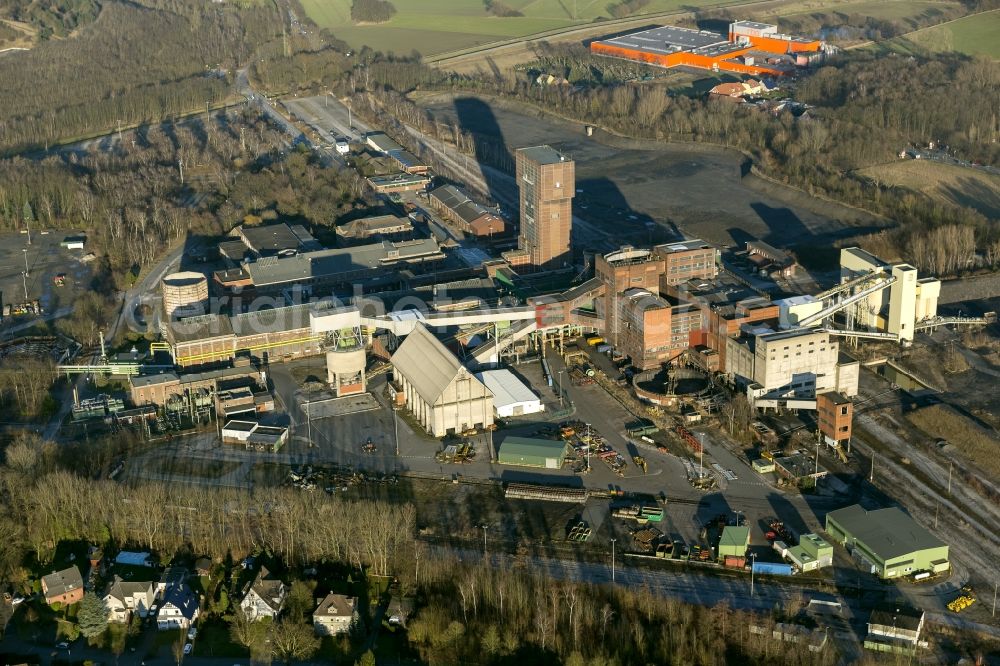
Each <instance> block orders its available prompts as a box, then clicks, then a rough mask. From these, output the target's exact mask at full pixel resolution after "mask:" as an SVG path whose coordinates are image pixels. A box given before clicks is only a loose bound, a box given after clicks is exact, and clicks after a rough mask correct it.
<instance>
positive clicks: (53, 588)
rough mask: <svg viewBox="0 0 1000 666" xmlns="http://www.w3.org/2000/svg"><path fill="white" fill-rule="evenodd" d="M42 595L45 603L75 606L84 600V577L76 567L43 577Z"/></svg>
mask: <svg viewBox="0 0 1000 666" xmlns="http://www.w3.org/2000/svg"><path fill="white" fill-rule="evenodd" d="M42 594H43V595H45V603H47V604H49V605H50V606H51V605H52V604H66V605H68V604H75V603H76V602H78V601H79V600H80V599H82V598H83V577H82V576H81V575H80V570H79V569H78V568H77V567H76V565H74V566H71V567H69V568H67V569H63V570H62V571H53V572H52V573H50V574H49V575H48V576H42Z"/></svg>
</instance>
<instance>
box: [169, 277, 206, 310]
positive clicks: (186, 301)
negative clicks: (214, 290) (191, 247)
mask: <svg viewBox="0 0 1000 666" xmlns="http://www.w3.org/2000/svg"><path fill="white" fill-rule="evenodd" d="M160 288H161V290H162V293H163V311H164V312H165V313H166V315H167V316H168V317H170V318H175V317H187V316H193V315H199V314H205V311H206V307H207V306H208V278H206V277H205V276H204V275H203V274H201V273H196V272H194V271H181V272H179V273H171V274H170V275H167V276H166V277H164V278H163V282H162V283H161V285H160Z"/></svg>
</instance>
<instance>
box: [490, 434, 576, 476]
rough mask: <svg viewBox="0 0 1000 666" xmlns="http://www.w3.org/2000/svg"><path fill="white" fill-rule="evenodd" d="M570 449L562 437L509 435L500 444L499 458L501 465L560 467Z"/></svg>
mask: <svg viewBox="0 0 1000 666" xmlns="http://www.w3.org/2000/svg"><path fill="white" fill-rule="evenodd" d="M568 449H569V445H568V444H567V443H566V442H564V441H563V440H561V439H534V438H531V437H508V438H507V439H505V440H504V441H503V443H501V444H500V453H499V454H498V460H499V462H500V464H501V465H515V466H518V467H542V468H545V469H560V468H561V467H562V466H563V462H565V460H566V454H567V453H568V452H569V451H568Z"/></svg>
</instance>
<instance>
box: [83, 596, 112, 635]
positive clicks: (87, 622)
mask: <svg viewBox="0 0 1000 666" xmlns="http://www.w3.org/2000/svg"><path fill="white" fill-rule="evenodd" d="M76 621H77V623H78V624H79V625H80V633H81V634H83V635H84V637H85V638H93V637H95V636H100V635H101V634H102V633H103V632H104V630H105V629H107V628H108V607H107V605H106V604H105V603H104V599H102V598H101V597H99V596H97V595H96V594H94V593H93V592H87V593H86V594H85V595H83V600H82V601H81V602H80V610H79V612H78V613H77V615H76Z"/></svg>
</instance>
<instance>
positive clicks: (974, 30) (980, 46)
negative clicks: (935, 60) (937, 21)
mask: <svg viewBox="0 0 1000 666" xmlns="http://www.w3.org/2000/svg"><path fill="white" fill-rule="evenodd" d="M878 48H879V49H880V50H889V51H895V52H897V53H905V54H909V55H926V54H929V53H946V52H949V51H957V52H958V53H964V54H966V55H985V56H988V57H990V58H994V59H1000V9H995V10H993V11H991V12H985V13H983V14H977V15H975V16H967V17H965V18H962V19H959V20H957V21H952V22H951V23H946V24H943V25H936V26H934V27H932V28H924V29H923V30H917V31H916V32H912V33H910V34H908V35H906V36H905V37H897V38H896V39H892V40H889V41H887V42H883V43H881V44H880V45H879V46H878Z"/></svg>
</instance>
